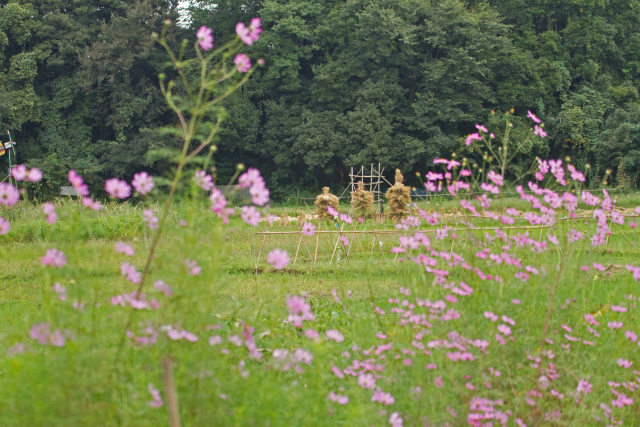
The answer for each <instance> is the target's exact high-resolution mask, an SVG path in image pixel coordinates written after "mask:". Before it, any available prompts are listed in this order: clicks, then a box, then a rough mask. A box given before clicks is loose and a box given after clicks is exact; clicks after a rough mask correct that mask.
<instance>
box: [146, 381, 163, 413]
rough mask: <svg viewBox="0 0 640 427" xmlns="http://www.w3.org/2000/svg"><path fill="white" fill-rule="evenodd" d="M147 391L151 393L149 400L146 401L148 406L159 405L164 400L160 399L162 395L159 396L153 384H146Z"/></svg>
mask: <svg viewBox="0 0 640 427" xmlns="http://www.w3.org/2000/svg"><path fill="white" fill-rule="evenodd" d="M147 389H148V390H149V393H151V399H152V400H151V401H149V402H148V404H149V406H151V407H152V408H159V407H161V406H162V405H163V404H164V402H163V401H162V396H160V392H159V391H158V390H157V389H156V388H155V387H154V386H153V384H151V383H149V385H148V386H147Z"/></svg>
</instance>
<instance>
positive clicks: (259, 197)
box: [249, 185, 269, 206]
mask: <svg viewBox="0 0 640 427" xmlns="http://www.w3.org/2000/svg"><path fill="white" fill-rule="evenodd" d="M249 194H250V195H251V201H252V202H253V204H254V205H258V206H264V205H266V204H267V202H268V201H269V190H268V189H267V187H265V186H264V185H262V186H257V185H256V186H253V187H251V188H249Z"/></svg>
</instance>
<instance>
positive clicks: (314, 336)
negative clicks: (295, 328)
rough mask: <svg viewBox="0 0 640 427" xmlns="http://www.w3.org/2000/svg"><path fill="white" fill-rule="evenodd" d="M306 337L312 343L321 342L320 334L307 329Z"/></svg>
mask: <svg viewBox="0 0 640 427" xmlns="http://www.w3.org/2000/svg"><path fill="white" fill-rule="evenodd" d="M304 335H305V336H306V337H307V338H309V339H310V340H311V341H316V342H319V341H320V334H319V333H318V332H317V331H315V330H313V329H305V331H304Z"/></svg>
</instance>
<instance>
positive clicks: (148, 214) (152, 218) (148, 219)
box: [142, 209, 158, 230]
mask: <svg viewBox="0 0 640 427" xmlns="http://www.w3.org/2000/svg"><path fill="white" fill-rule="evenodd" d="M142 219H143V220H144V222H145V223H146V224H147V227H149V228H150V229H151V230H155V229H156V228H158V217H156V215H155V214H154V213H153V211H152V210H151V209H145V210H144V211H143V212H142Z"/></svg>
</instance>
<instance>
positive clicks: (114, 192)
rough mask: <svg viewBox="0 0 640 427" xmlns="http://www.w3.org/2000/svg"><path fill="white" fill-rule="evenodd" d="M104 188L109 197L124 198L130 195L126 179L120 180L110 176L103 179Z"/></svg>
mask: <svg viewBox="0 0 640 427" xmlns="http://www.w3.org/2000/svg"><path fill="white" fill-rule="evenodd" d="M104 189H105V191H106V192H107V193H109V195H110V196H111V197H117V198H118V199H126V198H127V197H129V196H130V195H131V187H130V186H129V184H127V183H126V181H122V180H120V179H118V178H110V179H108V180H106V181H105V183H104Z"/></svg>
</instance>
